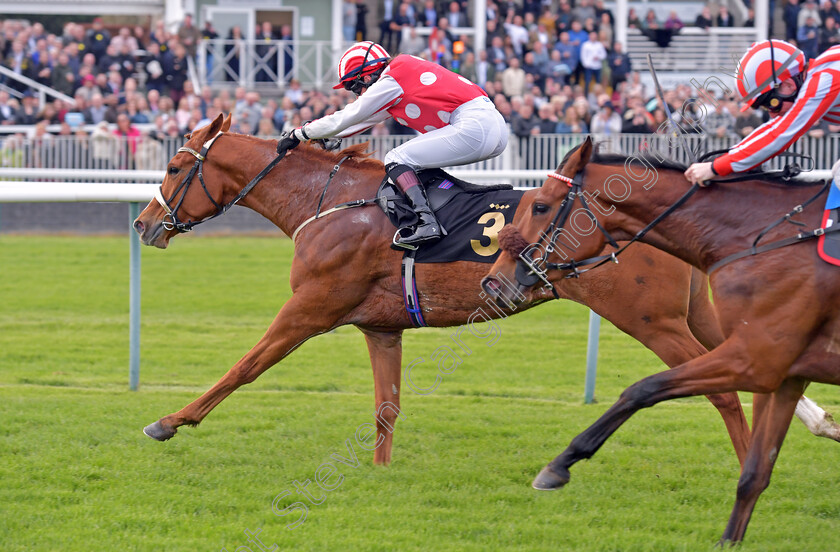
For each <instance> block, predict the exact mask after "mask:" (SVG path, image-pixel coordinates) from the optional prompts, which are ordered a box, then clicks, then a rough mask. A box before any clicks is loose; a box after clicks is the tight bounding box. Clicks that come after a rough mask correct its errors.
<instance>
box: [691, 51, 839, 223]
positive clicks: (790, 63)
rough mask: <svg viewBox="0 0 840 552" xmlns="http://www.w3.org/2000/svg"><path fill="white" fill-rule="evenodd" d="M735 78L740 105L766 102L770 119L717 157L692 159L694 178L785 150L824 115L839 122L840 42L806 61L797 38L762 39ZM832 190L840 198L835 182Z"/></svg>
mask: <svg viewBox="0 0 840 552" xmlns="http://www.w3.org/2000/svg"><path fill="white" fill-rule="evenodd" d="M735 84H736V87H737V88H738V91H739V92H740V93H741V95H742V96H743V98H744V106H743V107H742V108H741V111H744V110H746V109H747V108H749V107H752V108H754V109H758V108H763V109H766V110H767V111H768V112H769V113H770V120H769V121H767V122H766V123H764V124H763V125H761V126H759V127H758V128H756V129H755V130H754V131H753V132H751V133H750V135H749V136H747V137H746V138H744V139H743V140H741V142H740V143H738V144H736V145H735V146H733V147H732V148H731V149H730V150H729V152H728V153H725V154H723V155H721V156H720V157H718V158H716V159H715V160H714V161H713V162H711V163H694V164H693V165H691V166H690V167H689V168H688V170H687V171H685V176H686V178H687V179H688V180H689V181H690V182H692V183H703V182H705V181H706V180H709V179H711V178H712V177H713V176H715V175H719V176H725V175H728V174H730V173H733V172H742V171H746V170H749V169H752V168H754V167H757V166H759V165H761V164H762V163H763V162H765V161H767V160H768V159H770V158H772V157H774V156H775V155H778V154H779V153H781V152H783V151H785V150H786V149H787V148H789V147H790V145H791V144H793V142H795V141H796V140H797V139H798V138H799V137H800V136H802V135H803V134H805V132H807V131H808V129H810V128H811V127H812V126H813V125H815V124H816V123H818V122H819V121H820V120H822V119H825V120H826V121H827V122H829V123H833V124H840V46H834V47H832V48H829V49H828V50H826V51H825V52H824V53H822V54H821V55H820V56H819V57H817V58H816V59H812V60H811V61H810V62H807V60H806V59H805V54H804V53H803V52H802V50H800V49H799V48H797V47H796V46H794V45H792V44H789V43H787V42H784V41H782V40H766V41H762V42H757V43H755V44H753V45H752V46H750V48H749V49H748V50H747V52H746V54H744V57H742V58H741V61H740V62H739V63H738V75H737V77H736V79H735ZM832 192H833V193H834V194H836V195H837V200H838V201H837V202H838V204H840V194H838V191H837V187H836V186H832ZM831 202H832V197H831V195H829V203H831ZM826 208H832V207H829V206H827V207H826Z"/></svg>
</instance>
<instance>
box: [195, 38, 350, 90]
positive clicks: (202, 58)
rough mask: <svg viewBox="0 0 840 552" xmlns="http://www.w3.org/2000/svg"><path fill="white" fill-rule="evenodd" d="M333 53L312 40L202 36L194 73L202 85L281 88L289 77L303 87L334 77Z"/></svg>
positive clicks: (319, 84)
mask: <svg viewBox="0 0 840 552" xmlns="http://www.w3.org/2000/svg"><path fill="white" fill-rule="evenodd" d="M336 59H337V53H336V52H334V51H333V49H332V44H331V43H330V42H326V41H316V40H295V41H290V40H223V39H213V40H202V41H200V42H199V43H198V75H199V79H200V82H201V84H202V85H203V86H214V87H219V86H224V85H231V86H233V85H238V86H246V87H248V88H256V89H260V88H263V89H264V88H280V89H284V88H286V86H287V85H288V84H289V81H290V80H291V79H292V78H295V79H297V80H299V81H300V82H301V85H302V86H303V87H304V88H305V89H309V88H318V89H322V88H324V87H325V86H326V85H327V84H329V83H332V82H333V81H334V80H335V66H336Z"/></svg>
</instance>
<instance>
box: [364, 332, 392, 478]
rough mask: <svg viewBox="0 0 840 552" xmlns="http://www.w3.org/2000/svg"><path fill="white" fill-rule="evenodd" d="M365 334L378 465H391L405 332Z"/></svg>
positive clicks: (375, 461)
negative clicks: (371, 379)
mask: <svg viewBox="0 0 840 552" xmlns="http://www.w3.org/2000/svg"><path fill="white" fill-rule="evenodd" d="M359 329H360V330H361V331H362V333H364V334H365V340H366V341H367V346H368V353H370V365H371V368H373V383H374V394H375V396H376V410H375V412H374V418H375V420H376V444H377V447H376V450H374V452H373V463H374V464H389V463H390V462H391V445H392V443H393V433H394V428H395V427H396V423H397V417H398V416H399V415H400V368H401V363H402V330H398V331H394V332H374V331H371V330H366V329H362V328H359Z"/></svg>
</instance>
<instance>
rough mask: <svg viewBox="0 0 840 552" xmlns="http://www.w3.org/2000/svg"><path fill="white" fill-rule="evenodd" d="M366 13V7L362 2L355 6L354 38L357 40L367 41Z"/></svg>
mask: <svg viewBox="0 0 840 552" xmlns="http://www.w3.org/2000/svg"><path fill="white" fill-rule="evenodd" d="M367 12H368V7H367V4H366V3H364V2H357V4H356V36H357V37H358V38H357V40H367V38H366V37H367Z"/></svg>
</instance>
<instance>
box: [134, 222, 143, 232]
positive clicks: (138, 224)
mask: <svg viewBox="0 0 840 552" xmlns="http://www.w3.org/2000/svg"><path fill="white" fill-rule="evenodd" d="M145 229H146V225H145V224H143V223H142V222H140V221H139V220H136V221H134V230H135V231H136V232H137V233H138V234H142V233H143V230H145Z"/></svg>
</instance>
